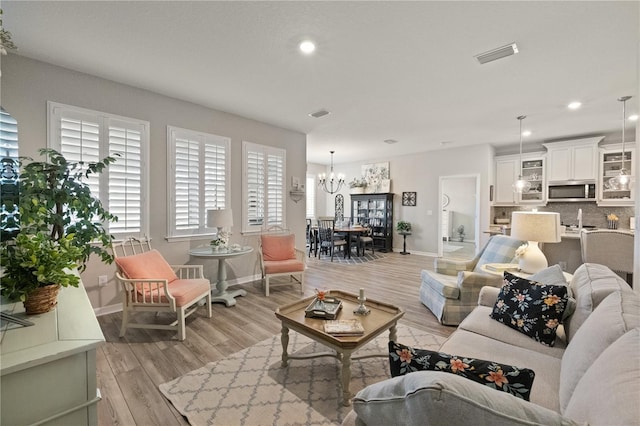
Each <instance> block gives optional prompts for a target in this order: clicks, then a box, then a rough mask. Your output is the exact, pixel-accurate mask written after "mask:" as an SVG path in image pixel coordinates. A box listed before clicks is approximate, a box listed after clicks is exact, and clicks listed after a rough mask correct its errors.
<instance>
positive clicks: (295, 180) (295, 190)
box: [289, 176, 304, 203]
mask: <svg viewBox="0 0 640 426" xmlns="http://www.w3.org/2000/svg"><path fill="white" fill-rule="evenodd" d="M289 197H291V199H292V200H293V202H294V203H297V202H298V201H300V200H302V199H303V198H304V184H301V183H300V178H299V177H296V176H292V177H291V191H289Z"/></svg>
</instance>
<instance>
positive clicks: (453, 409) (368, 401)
mask: <svg viewBox="0 0 640 426" xmlns="http://www.w3.org/2000/svg"><path fill="white" fill-rule="evenodd" d="M353 410H354V411H355V412H356V414H357V415H358V417H357V421H356V424H366V425H369V426H375V425H381V426H382V425H385V426H387V425H397V424H402V425H406V426H413V425H415V426H418V425H420V426H423V425H471V424H473V425H491V426H513V425H532V424H541V425H542V424H544V425H574V424H575V423H574V422H573V421H571V420H570V419H567V418H564V417H562V416H561V415H560V414H559V413H557V412H554V411H552V410H549V409H547V408H544V407H540V406H539V405H536V404H532V403H530V402H527V401H525V400H523V399H519V398H515V397H514V396H513V395H509V394H507V393H505V392H494V391H493V390H492V389H489V388H488V387H486V386H482V385H480V384H478V383H475V382H472V381H470V380H467V379H465V378H463V377H460V376H457V375H455V374H448V373H442V372H439V371H418V372H415V373H411V374H407V375H404V376H399V377H394V378H392V379H389V380H383V381H382V382H378V383H374V384H373V385H370V386H367V387H366V388H364V389H363V390H361V391H360V392H358V393H357V394H356V396H355V397H354V398H353Z"/></svg>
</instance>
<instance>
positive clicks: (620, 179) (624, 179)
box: [609, 96, 631, 191]
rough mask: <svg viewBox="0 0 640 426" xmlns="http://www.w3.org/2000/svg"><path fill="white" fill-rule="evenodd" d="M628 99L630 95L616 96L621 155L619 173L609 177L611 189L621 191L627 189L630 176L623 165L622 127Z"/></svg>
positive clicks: (623, 126)
mask: <svg viewBox="0 0 640 426" xmlns="http://www.w3.org/2000/svg"><path fill="white" fill-rule="evenodd" d="M629 99H631V96H623V97H621V98H618V100H619V101H620V102H622V157H621V159H620V173H619V174H618V175H617V176H614V177H612V178H611V179H609V186H610V187H611V189H615V190H621V191H628V190H629V181H630V180H631V176H629V175H628V174H627V169H626V168H625V167H624V162H625V157H624V128H625V119H626V117H625V115H626V104H627V101H628V100H629Z"/></svg>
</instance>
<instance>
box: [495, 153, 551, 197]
mask: <svg viewBox="0 0 640 426" xmlns="http://www.w3.org/2000/svg"><path fill="white" fill-rule="evenodd" d="M544 163H545V156H544V154H543V153H540V152H537V153H529V154H523V155H522V163H520V156H519V155H503V156H499V157H496V158H495V182H494V189H495V193H494V199H493V205H494V206H512V205H516V204H534V205H544V204H546V197H545V194H546V191H545V180H544V174H545V164H544ZM520 173H522V178H523V179H525V180H528V181H529V182H531V190H529V191H528V192H526V193H523V194H518V193H516V192H514V190H513V183H514V182H515V181H516V179H518V176H520Z"/></svg>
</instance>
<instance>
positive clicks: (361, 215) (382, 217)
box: [351, 193, 394, 252]
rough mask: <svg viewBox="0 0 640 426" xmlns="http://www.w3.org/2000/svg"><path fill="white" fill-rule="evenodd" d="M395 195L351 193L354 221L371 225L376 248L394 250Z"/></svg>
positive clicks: (387, 250)
mask: <svg viewBox="0 0 640 426" xmlns="http://www.w3.org/2000/svg"><path fill="white" fill-rule="evenodd" d="M393 195H394V194H393V193H386V194H351V218H352V220H353V223H354V224H358V223H359V224H361V225H368V226H370V227H371V231H372V237H373V245H374V248H375V250H380V251H384V252H391V251H393Z"/></svg>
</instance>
